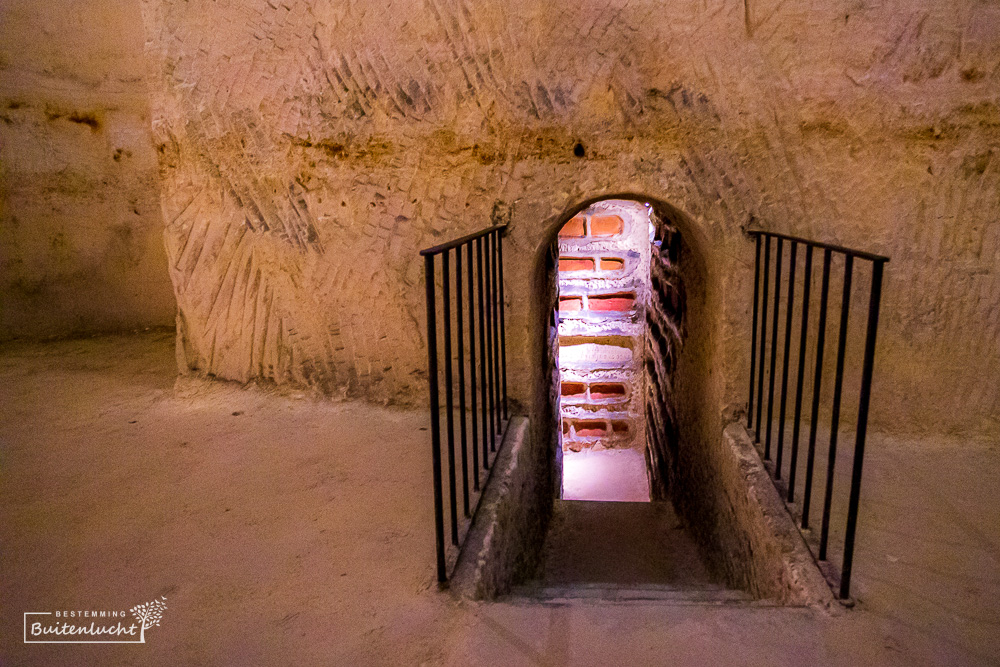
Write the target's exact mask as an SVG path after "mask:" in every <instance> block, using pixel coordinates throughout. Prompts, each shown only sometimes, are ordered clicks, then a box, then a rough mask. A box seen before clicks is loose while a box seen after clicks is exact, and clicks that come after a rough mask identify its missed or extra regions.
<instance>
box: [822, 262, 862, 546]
mask: <svg viewBox="0 0 1000 667" xmlns="http://www.w3.org/2000/svg"><path fill="white" fill-rule="evenodd" d="M853 269H854V256H853V255H847V258H846V261H845V263H844V295H843V296H842V297H841V302H840V338H839V340H838V341H837V370H836V375H835V377H834V383H833V414H832V416H831V418H830V450H829V455H828V457H827V458H828V462H827V468H826V492H825V493H824V495H823V524H822V529H821V532H820V538H819V556H818V557H819V559H820V560H826V548H827V545H828V543H829V541H830V540H829V538H830V505H831V504H832V502H833V475H834V470H835V469H836V467H837V466H836V464H837V434H838V432H839V430H840V396H841V393H842V391H843V388H844V350H845V348H846V347H847V318H848V317H849V316H850V313H851V275H852V273H853Z"/></svg>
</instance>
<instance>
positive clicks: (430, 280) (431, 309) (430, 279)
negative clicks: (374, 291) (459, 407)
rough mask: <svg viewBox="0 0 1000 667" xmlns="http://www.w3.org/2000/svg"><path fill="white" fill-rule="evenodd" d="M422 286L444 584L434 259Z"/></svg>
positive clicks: (427, 261) (427, 259)
mask: <svg viewBox="0 0 1000 667" xmlns="http://www.w3.org/2000/svg"><path fill="white" fill-rule="evenodd" d="M424 282H425V283H426V288H427V385H428V392H429V393H430V409H431V455H432V460H433V466H434V470H433V476H434V537H435V545H436V548H437V580H438V582H439V583H444V582H446V581H447V580H448V574H447V571H446V569H445V560H444V498H443V493H442V488H441V486H442V484H441V421H440V419H441V417H440V414H439V413H440V398H439V397H438V362H437V317H436V305H435V303H434V256H433V255H425V256H424Z"/></svg>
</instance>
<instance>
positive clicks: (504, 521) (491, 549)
mask: <svg viewBox="0 0 1000 667" xmlns="http://www.w3.org/2000/svg"><path fill="white" fill-rule="evenodd" d="M528 423H529V422H528V420H527V419H525V418H523V417H512V418H511V421H510V425H509V426H508V427H507V428H508V431H507V437H506V438H505V440H504V444H503V447H502V448H501V450H500V452H499V453H498V454H497V458H496V461H495V462H494V464H493V470H492V472H491V473H490V479H489V482H488V483H487V486H486V490H485V492H484V496H483V498H482V500H481V501H480V502H479V508H478V509H477V510H476V515H475V517H474V518H473V522H472V527H471V528H470V530H469V533H468V535H467V536H466V538H465V545H464V547H463V549H462V552H461V554H460V555H459V557H458V563H457V564H456V565H455V570H454V572H453V573H452V576H451V583H450V588H451V591H452V592H453V593H454V594H455V595H456V596H458V597H463V598H472V599H476V600H482V599H490V598H494V597H496V596H498V595H503V594H504V593H506V592H508V591H509V590H510V587H511V586H512V585H513V584H514V583H516V582H517V581H518V580H519V579H521V578H523V577H525V576H526V575H528V574H529V573H531V572H532V571H533V570H534V567H535V565H536V562H535V560H536V559H537V556H538V554H539V553H540V551H541V545H542V542H543V541H544V539H545V530H546V528H547V526H548V517H549V515H550V514H551V508H552V492H551V488H550V486H549V485H548V484H546V483H541V482H540V480H546V479H548V475H541V474H540V473H541V471H540V470H539V469H538V468H539V460H538V456H537V455H536V454H537V453H536V452H535V451H534V448H533V447H532V446H531V437H530V430H529V428H528Z"/></svg>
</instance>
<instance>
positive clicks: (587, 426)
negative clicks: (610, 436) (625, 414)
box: [574, 419, 608, 438]
mask: <svg viewBox="0 0 1000 667" xmlns="http://www.w3.org/2000/svg"><path fill="white" fill-rule="evenodd" d="M574 426H576V435H577V437H579V438H589V437H593V436H602V435H605V434H606V433H607V432H608V427H607V424H605V423H604V422H602V421H598V420H594V419H584V420H581V421H578V422H576V423H575V424H574Z"/></svg>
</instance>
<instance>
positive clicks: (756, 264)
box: [747, 234, 760, 429]
mask: <svg viewBox="0 0 1000 667" xmlns="http://www.w3.org/2000/svg"><path fill="white" fill-rule="evenodd" d="M754 245H755V246H756V247H757V253H756V255H755V256H754V260H753V326H752V327H751V328H750V398H749V400H747V428H748V429H749V428H750V427H752V426H753V381H754V374H755V371H756V367H757V364H756V361H757V298H758V296H759V291H760V234H757V235H755V236H754Z"/></svg>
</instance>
